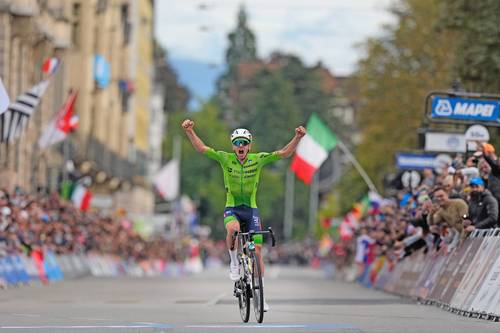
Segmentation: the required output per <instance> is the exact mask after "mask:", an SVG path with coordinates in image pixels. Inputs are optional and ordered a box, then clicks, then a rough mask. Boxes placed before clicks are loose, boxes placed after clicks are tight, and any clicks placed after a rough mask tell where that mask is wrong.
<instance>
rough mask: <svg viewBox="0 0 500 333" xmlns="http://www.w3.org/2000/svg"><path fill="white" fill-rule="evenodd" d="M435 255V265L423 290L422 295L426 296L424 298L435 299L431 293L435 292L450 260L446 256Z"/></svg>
mask: <svg viewBox="0 0 500 333" xmlns="http://www.w3.org/2000/svg"><path fill="white" fill-rule="evenodd" d="M435 255H436V257H435V260H434V263H433V265H432V266H431V269H430V271H429V275H427V278H426V279H425V281H424V284H423V287H422V289H421V293H422V294H424V295H425V296H424V297H425V298H429V299H433V298H432V297H431V291H432V290H433V288H434V286H435V284H436V283H437V281H438V279H439V276H440V273H441V270H442V269H443V267H444V265H445V264H446V260H447V258H448V257H446V256H443V255H439V254H438V253H436V254H435Z"/></svg>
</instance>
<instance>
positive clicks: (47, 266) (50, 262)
mask: <svg viewBox="0 0 500 333" xmlns="http://www.w3.org/2000/svg"><path fill="white" fill-rule="evenodd" d="M193 259H194V258H190V259H187V260H186V262H167V261H164V260H159V259H155V260H143V261H139V262H136V261H131V260H123V259H121V258H119V257H114V256H109V255H99V254H86V255H83V254H81V255H77V254H68V255H58V256H56V255H55V254H54V253H52V252H50V251H45V252H43V253H42V252H35V251H34V252H33V253H32V254H31V256H30V257H28V256H26V255H24V254H16V255H9V256H6V257H2V258H0V287H1V288H7V287H9V286H20V285H28V284H31V283H38V282H41V283H49V282H50V281H58V280H63V279H75V278H79V277H84V276H96V277H117V276H134V277H166V278H175V277H181V276H184V275H186V274H190V273H198V272H199V270H198V269H192V267H193V265H192V260H193ZM198 260H199V258H198ZM200 265H201V261H200ZM197 267H198V266H197Z"/></svg>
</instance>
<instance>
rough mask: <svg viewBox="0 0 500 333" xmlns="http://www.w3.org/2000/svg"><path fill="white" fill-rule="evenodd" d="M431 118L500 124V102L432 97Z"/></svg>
mask: <svg viewBox="0 0 500 333" xmlns="http://www.w3.org/2000/svg"><path fill="white" fill-rule="evenodd" d="M431 118H433V119H441V120H445V119H455V120H465V121H471V122H474V121H476V122H495V123H500V101H495V100H485V99H472V98H457V97H439V96H432V97H431Z"/></svg>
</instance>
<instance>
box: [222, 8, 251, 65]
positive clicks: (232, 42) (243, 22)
mask: <svg viewBox="0 0 500 333" xmlns="http://www.w3.org/2000/svg"><path fill="white" fill-rule="evenodd" d="M228 39H229V47H228V49H227V51H226V63H227V65H228V71H229V73H230V74H233V73H234V70H235V68H236V66H238V64H240V63H242V62H247V61H254V60H256V59H257V46H256V41H255V35H254V33H253V32H252V31H251V30H250V28H249V27H248V26H247V13H246V11H245V7H243V6H242V7H240V10H239V12H238V24H237V26H236V29H235V30H234V31H232V32H230V33H229V35H228Z"/></svg>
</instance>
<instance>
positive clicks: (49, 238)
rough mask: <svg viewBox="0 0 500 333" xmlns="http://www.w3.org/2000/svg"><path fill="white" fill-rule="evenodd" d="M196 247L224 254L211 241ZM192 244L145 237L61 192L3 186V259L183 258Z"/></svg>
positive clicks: (181, 239) (0, 240)
mask: <svg viewBox="0 0 500 333" xmlns="http://www.w3.org/2000/svg"><path fill="white" fill-rule="evenodd" d="M196 245H197V247H198V248H199V249H198V251H201V252H203V254H204V255H205V257H210V256H218V255H219V253H220V252H222V251H221V250H220V248H221V246H220V245H218V244H216V243H215V242H213V241H211V240H210V239H205V240H203V241H202V242H199V243H197V244H196ZM192 248H193V241H192V238H191V237H190V236H189V235H185V236H183V237H175V238H172V237H170V238H169V237H166V235H164V234H154V235H152V236H150V237H148V238H145V237H143V236H141V234H140V233H138V232H137V231H136V230H134V227H133V223H132V222H131V221H130V220H129V219H128V218H127V217H126V216H125V215H123V214H121V215H120V214H116V215H115V216H113V217H110V216H106V215H103V214H101V213H99V212H82V211H81V210H79V209H78V208H76V207H75V206H74V205H73V204H72V203H71V201H67V200H63V199H61V198H60V197H59V196H58V195H57V194H36V195H35V194H27V193H24V192H23V191H22V190H20V189H16V190H15V191H13V192H11V193H9V192H7V191H5V190H0V257H3V256H6V255H10V254H18V253H25V254H26V255H28V256H29V255H31V253H32V252H33V251H37V250H38V251H42V252H43V251H46V250H50V251H51V252H53V253H54V254H56V255H63V254H73V253H74V254H86V253H95V254H102V255H113V256H116V257H120V258H122V259H124V260H132V261H142V260H148V259H160V260H164V261H166V262H183V261H184V260H185V259H186V258H188V257H189V256H191V255H192V253H191V252H192V251H193V250H192Z"/></svg>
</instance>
